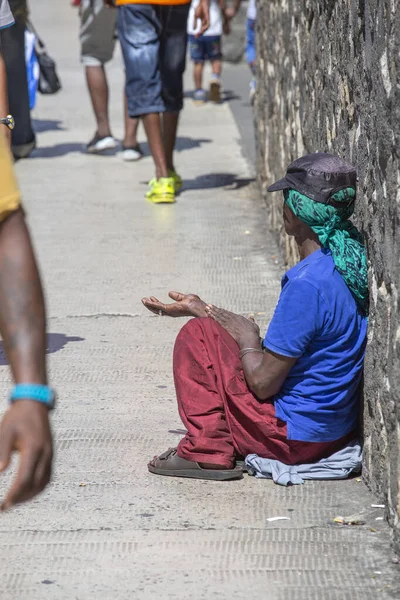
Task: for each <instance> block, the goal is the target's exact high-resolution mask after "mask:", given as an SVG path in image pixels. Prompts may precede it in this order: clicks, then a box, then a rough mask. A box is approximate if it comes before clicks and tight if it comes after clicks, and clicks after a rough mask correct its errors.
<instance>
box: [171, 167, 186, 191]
mask: <svg viewBox="0 0 400 600" xmlns="http://www.w3.org/2000/svg"><path fill="white" fill-rule="evenodd" d="M168 175H169V176H170V177H171V178H172V179H173V180H174V185H175V192H180V191H181V189H182V185H183V182H182V177H181V176H180V175H178V173H177V172H176V171H173V170H172V169H169V170H168Z"/></svg>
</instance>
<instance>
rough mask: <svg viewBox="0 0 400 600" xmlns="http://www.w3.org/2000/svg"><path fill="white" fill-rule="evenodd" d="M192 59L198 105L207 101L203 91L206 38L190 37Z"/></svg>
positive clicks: (195, 95) (194, 96)
mask: <svg viewBox="0 0 400 600" xmlns="http://www.w3.org/2000/svg"><path fill="white" fill-rule="evenodd" d="M189 50H190V58H191V60H192V62H193V80H194V94H193V100H194V101H195V102H198V103H203V102H205V100H206V93H205V91H204V90H203V71H204V59H205V56H204V36H200V37H199V38H196V37H195V36H194V35H190V36H189Z"/></svg>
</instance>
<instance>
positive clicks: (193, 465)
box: [147, 448, 243, 481]
mask: <svg viewBox="0 0 400 600" xmlns="http://www.w3.org/2000/svg"><path fill="white" fill-rule="evenodd" d="M147 467H148V469H149V471H150V473H154V474H155V475H167V476H169V477H190V478H192V479H210V480H214V481H229V480H230V479H242V477H243V468H242V467H237V466H236V467H235V468H234V469H202V468H201V467H200V465H199V464H198V463H197V462H193V461H191V460H186V459H185V458H181V457H180V456H178V455H177V453H176V448H170V449H169V450H166V452H163V454H160V456H156V457H154V458H153V460H152V461H151V462H149V464H148V465H147Z"/></svg>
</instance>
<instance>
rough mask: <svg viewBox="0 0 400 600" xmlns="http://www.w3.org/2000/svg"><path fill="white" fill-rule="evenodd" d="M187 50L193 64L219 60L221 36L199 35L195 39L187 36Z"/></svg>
mask: <svg viewBox="0 0 400 600" xmlns="http://www.w3.org/2000/svg"><path fill="white" fill-rule="evenodd" d="M189 50H190V58H191V60H192V61H193V62H204V61H205V60H221V58H222V52H221V36H220V35H201V36H200V37H198V38H196V37H194V35H189Z"/></svg>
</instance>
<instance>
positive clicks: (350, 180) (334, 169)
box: [268, 152, 357, 206]
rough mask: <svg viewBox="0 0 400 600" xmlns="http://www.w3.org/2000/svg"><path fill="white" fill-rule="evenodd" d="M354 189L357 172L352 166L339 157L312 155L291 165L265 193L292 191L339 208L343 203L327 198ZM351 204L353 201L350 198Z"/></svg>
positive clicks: (317, 153) (322, 153) (320, 154)
mask: <svg viewBox="0 0 400 600" xmlns="http://www.w3.org/2000/svg"><path fill="white" fill-rule="evenodd" d="M356 185H357V172H356V169H355V167H353V165H351V164H350V163H347V162H346V161H344V160H343V159H342V158H340V156H334V155H332V154H326V153H325V152H315V153H314V154H306V156H302V157H301V158H298V159H297V160H295V161H294V162H292V163H291V164H290V165H289V166H288V168H287V171H286V175H285V177H283V178H282V179H280V180H279V181H277V182H276V183H273V184H272V185H270V186H269V188H268V191H269V192H277V191H278V190H288V189H292V190H296V191H297V192H300V194H304V195H305V196H308V197H309V198H311V199H312V200H315V202H322V203H323V204H331V205H333V206H343V203H339V202H335V201H334V200H330V197H331V196H332V195H333V194H334V193H335V192H338V191H339V190H342V189H345V188H348V187H351V188H354V189H356ZM351 201H354V198H353V199H352V200H351Z"/></svg>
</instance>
